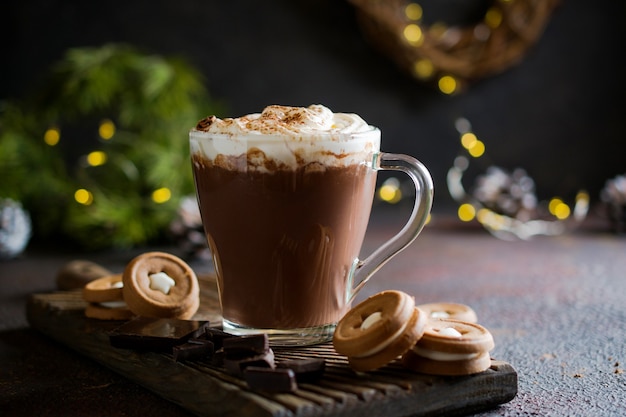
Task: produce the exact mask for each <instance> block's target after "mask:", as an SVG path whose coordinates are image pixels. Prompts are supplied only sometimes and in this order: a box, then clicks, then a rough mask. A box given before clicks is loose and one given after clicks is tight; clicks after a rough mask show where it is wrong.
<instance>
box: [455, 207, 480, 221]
mask: <svg viewBox="0 0 626 417" xmlns="http://www.w3.org/2000/svg"><path fill="white" fill-rule="evenodd" d="M457 214H458V216H459V219H461V221H464V222H469V221H472V220H473V219H474V217H476V209H475V208H474V206H472V205H471V204H469V203H465V204H461V205H460V206H459V209H458V211H457Z"/></svg>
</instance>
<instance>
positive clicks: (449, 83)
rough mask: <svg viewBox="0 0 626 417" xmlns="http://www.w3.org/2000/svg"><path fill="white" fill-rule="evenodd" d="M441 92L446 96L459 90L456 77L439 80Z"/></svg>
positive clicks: (445, 76) (449, 76)
mask: <svg viewBox="0 0 626 417" xmlns="http://www.w3.org/2000/svg"><path fill="white" fill-rule="evenodd" d="M438 86H439V91H441V92H442V93H444V94H452V93H454V92H455V91H456V89H457V82H456V79H455V78H454V77H452V76H451V75H444V76H443V77H441V78H440V79H439V83H438Z"/></svg>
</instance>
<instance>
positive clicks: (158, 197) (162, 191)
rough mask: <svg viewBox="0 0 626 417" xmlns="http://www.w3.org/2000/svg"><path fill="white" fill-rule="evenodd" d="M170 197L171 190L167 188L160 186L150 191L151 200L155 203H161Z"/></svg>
mask: <svg viewBox="0 0 626 417" xmlns="http://www.w3.org/2000/svg"><path fill="white" fill-rule="evenodd" d="M170 198H172V191H171V190H170V189H169V188H166V187H162V188H158V189H156V190H154V191H153V192H152V201H154V202H155V203H157V204H163V203H165V202H167V201H169V199H170Z"/></svg>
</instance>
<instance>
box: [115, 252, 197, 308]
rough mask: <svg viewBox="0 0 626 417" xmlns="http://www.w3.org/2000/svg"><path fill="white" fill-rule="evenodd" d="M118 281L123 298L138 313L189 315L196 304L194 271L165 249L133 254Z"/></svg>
mask: <svg viewBox="0 0 626 417" xmlns="http://www.w3.org/2000/svg"><path fill="white" fill-rule="evenodd" d="M122 281H123V287H122V292H123V295H124V301H126V304H128V308H129V309H130V310H131V311H132V312H133V313H135V314H136V315H138V316H145V317H156V318H177V319H190V318H191V317H192V316H193V315H194V314H195V313H196V311H197V310H198V307H199V306H200V289H199V285H198V278H197V277H196V274H195V273H194V271H193V270H192V269H191V267H190V266H189V265H187V263H185V262H184V261H183V260H182V259H180V258H178V257H177V256H174V255H172V254H169V253H165V252H146V253H143V254H141V255H139V256H137V257H136V258H134V259H133V260H131V261H130V262H129V263H128V264H127V265H126V268H125V269H124V274H123V275H122Z"/></svg>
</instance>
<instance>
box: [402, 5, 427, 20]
mask: <svg viewBox="0 0 626 417" xmlns="http://www.w3.org/2000/svg"><path fill="white" fill-rule="evenodd" d="M404 14H405V15H406V17H407V18H409V19H411V20H420V19H421V18H422V14H423V11H422V6H420V5H419V4H417V3H409V4H408V5H407V6H406V8H405V9H404Z"/></svg>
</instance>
